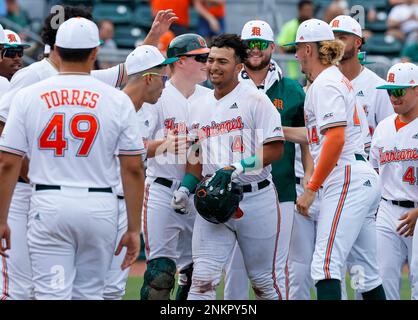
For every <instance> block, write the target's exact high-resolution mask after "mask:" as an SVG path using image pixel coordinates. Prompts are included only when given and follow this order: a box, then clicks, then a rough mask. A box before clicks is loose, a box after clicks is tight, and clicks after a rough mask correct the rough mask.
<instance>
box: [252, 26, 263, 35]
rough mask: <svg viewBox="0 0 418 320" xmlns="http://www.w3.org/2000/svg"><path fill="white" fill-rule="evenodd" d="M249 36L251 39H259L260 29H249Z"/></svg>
mask: <svg viewBox="0 0 418 320" xmlns="http://www.w3.org/2000/svg"><path fill="white" fill-rule="evenodd" d="M251 36H252V37H261V28H260V27H253V28H252V29H251Z"/></svg>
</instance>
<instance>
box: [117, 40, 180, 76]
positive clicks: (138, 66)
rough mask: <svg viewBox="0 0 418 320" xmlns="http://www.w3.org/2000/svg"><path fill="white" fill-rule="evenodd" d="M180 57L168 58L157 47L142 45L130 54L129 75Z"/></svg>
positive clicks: (168, 62) (126, 64)
mask: <svg viewBox="0 0 418 320" xmlns="http://www.w3.org/2000/svg"><path fill="white" fill-rule="evenodd" d="M179 59H180V58H177V57H173V58H167V59H166V58H164V56H163V55H162V53H161V52H160V50H158V49H157V48H156V47H154V46H150V45H142V46H139V47H137V48H136V49H135V50H134V51H132V52H131V53H130V54H129V55H128V57H127V58H126V61H125V66H126V71H127V73H128V75H131V74H135V73H138V72H141V71H144V70H148V69H151V68H154V67H156V66H160V65H167V64H170V63H173V62H175V61H177V60H179Z"/></svg>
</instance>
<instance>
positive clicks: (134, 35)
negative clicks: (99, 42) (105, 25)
mask: <svg viewBox="0 0 418 320" xmlns="http://www.w3.org/2000/svg"><path fill="white" fill-rule="evenodd" d="M146 35H147V33H146V32H145V31H144V30H142V29H141V28H138V27H136V26H118V27H116V29H115V34H114V36H113V39H114V40H115V42H116V45H117V46H118V48H126V49H133V48H135V43H136V42H137V41H138V40H143V39H145V37H146Z"/></svg>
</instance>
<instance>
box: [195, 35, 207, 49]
mask: <svg viewBox="0 0 418 320" xmlns="http://www.w3.org/2000/svg"><path fill="white" fill-rule="evenodd" d="M197 41H199V44H200V45H201V46H202V47H206V41H205V39H203V38H202V37H198V38H197Z"/></svg>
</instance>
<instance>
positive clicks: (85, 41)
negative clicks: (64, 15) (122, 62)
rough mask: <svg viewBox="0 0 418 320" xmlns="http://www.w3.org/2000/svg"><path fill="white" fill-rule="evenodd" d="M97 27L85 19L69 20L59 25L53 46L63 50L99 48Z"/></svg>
mask: <svg viewBox="0 0 418 320" xmlns="http://www.w3.org/2000/svg"><path fill="white" fill-rule="evenodd" d="M100 44H101V42H100V39H99V29H98V28H97V25H96V24H95V23H94V22H93V21H91V20H88V19H86V18H80V17H76V18H71V19H68V20H67V21H65V22H64V23H62V24H61V25H60V27H59V28H58V31H57V37H56V40H55V45H56V46H57V47H60V48H64V49H93V48H96V47H98V46H100Z"/></svg>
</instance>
